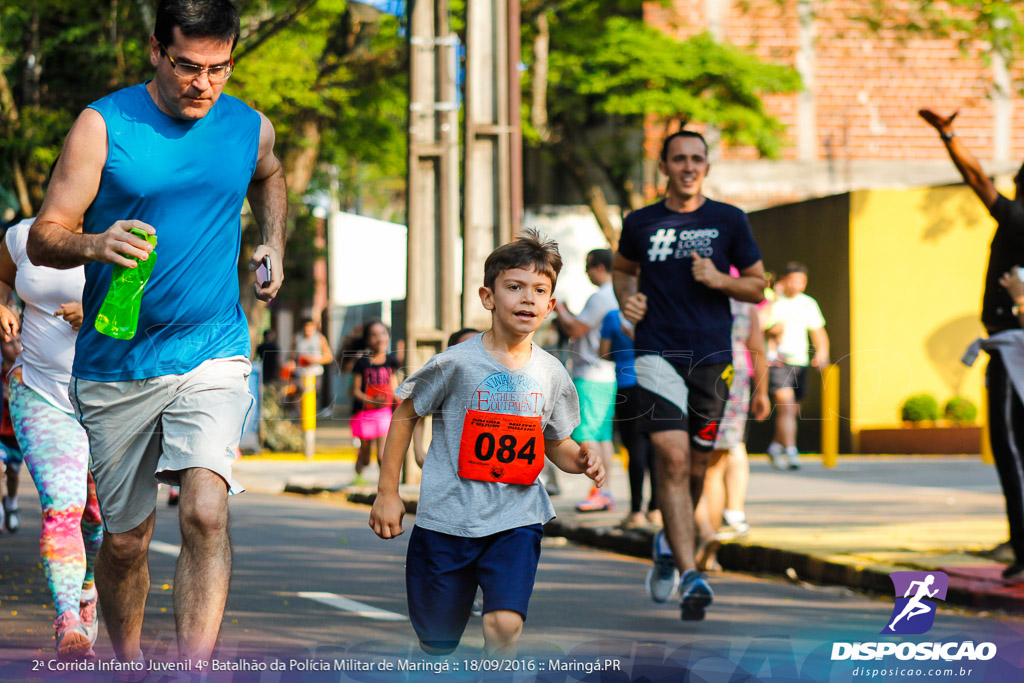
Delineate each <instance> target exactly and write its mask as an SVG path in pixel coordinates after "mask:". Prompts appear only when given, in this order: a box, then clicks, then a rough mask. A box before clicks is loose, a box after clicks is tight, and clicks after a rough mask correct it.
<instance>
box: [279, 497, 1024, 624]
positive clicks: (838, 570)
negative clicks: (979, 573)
mask: <svg viewBox="0 0 1024 683" xmlns="http://www.w3.org/2000/svg"><path fill="white" fill-rule="evenodd" d="M285 492H286V493H298V494H304V495H318V494H321V493H326V494H329V495H332V496H341V497H343V498H344V499H345V500H346V501H347V502H349V503H355V504H357V505H373V501H374V500H376V498H377V492H376V490H375V489H373V488H371V487H361V488H352V487H348V488H344V487H333V488H318V487H317V488H306V487H301V486H293V485H291V484H289V485H287V486H285ZM401 497H402V501H403V502H404V503H405V511H406V513H407V514H412V515H414V514H416V504H417V502H418V496H416V495H411V494H402V495H401ZM544 535H545V536H560V537H563V538H566V539H568V540H570V541H572V542H574V543H579V544H580V545H585V546H588V547H591V548H598V549H600V550H608V551H611V552H615V553H619V554H620V555H628V556H631V557H640V558H644V559H646V558H649V557H650V556H651V542H652V539H653V537H654V533H653V532H652V531H650V530H647V529H619V528H617V527H607V526H584V525H581V524H575V523H572V522H567V521H563V520H560V519H558V518H557V517H556V518H555V519H553V520H551V521H550V522H548V523H547V524H545V525H544ZM718 561H719V562H720V563H721V565H722V568H723V569H728V570H730V571H738V572H747V573H753V574H771V575H775V576H779V577H782V578H785V579H787V580H790V581H809V582H812V583H818V584H826V585H835V586H846V587H848V588H853V589H855V590H861V591H867V592H870V593H876V594H880V595H884V596H887V597H891V596H892V581H891V580H890V579H889V573H888V572H885V571H879V570H877V569H874V568H872V567H862V566H855V565H848V564H842V563H840V562H832V561H829V560H824V559H822V558H820V557H815V556H814V555H810V554H808V553H802V552H796V551H792V550H784V549H781V548H770V547H767V546H762V545H746V544H743V543H723V544H722V545H721V547H720V548H719V550H718ZM907 569H912V567H907ZM921 569H922V570H924V569H925V568H923V567H922V568H921ZM939 570H940V571H943V568H940V569H939ZM944 571H945V572H946V573H947V574H948V575H949V589H948V591H947V592H946V599H945V601H944V602H945V603H946V604H950V605H959V606H962V607H971V608H974V609H979V610H998V611H1002V612H1008V613H1013V614H1024V593H1021V594H1015V593H1006V592H1005V589H1006V585H1005V584H1003V583H1002V582H1001V581H998V580H993V581H984V580H977V579H971V578H965V577H961V576H959V575H957V573H956V572H955V570H944ZM794 573H795V575H794Z"/></svg>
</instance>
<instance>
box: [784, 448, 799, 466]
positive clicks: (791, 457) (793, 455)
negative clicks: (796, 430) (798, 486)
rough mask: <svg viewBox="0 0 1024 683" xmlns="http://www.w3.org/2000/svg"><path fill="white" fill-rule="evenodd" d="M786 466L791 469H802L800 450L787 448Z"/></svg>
mask: <svg viewBox="0 0 1024 683" xmlns="http://www.w3.org/2000/svg"><path fill="white" fill-rule="evenodd" d="M786 467H787V468H788V469H791V470H798V469H800V451H798V450H797V449H795V448H791V449H787V450H786Z"/></svg>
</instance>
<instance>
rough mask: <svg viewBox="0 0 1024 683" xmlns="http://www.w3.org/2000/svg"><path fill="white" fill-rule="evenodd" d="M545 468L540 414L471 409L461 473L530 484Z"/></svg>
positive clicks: (464, 427) (461, 450)
mask: <svg viewBox="0 0 1024 683" xmlns="http://www.w3.org/2000/svg"><path fill="white" fill-rule="evenodd" d="M543 468H544V432H543V430H542V429H541V419H540V416H537V417H524V416H520V415H505V414H502V413H486V412H482V411H479V410H470V411H467V413H466V419H465V421H464V422H463V424H462V440H461V441H460V443H459V476H460V477H462V478H464V479H476V480H478V481H490V482H501V483H503V484H523V485H526V486H529V485H531V484H533V482H534V481H536V480H537V476H538V475H539V474H540V471H541V470H542V469H543Z"/></svg>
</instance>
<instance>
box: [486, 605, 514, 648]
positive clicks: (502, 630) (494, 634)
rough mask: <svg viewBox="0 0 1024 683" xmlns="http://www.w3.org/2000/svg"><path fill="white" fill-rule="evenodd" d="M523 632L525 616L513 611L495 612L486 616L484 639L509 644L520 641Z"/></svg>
mask: <svg viewBox="0 0 1024 683" xmlns="http://www.w3.org/2000/svg"><path fill="white" fill-rule="evenodd" d="M522 632H523V615H521V614H519V613H518V612H513V611H512V610H504V609H502V610H495V611H493V612H487V613H486V614H484V637H485V638H487V639H490V640H496V641H498V642H500V643H503V644H507V643H512V642H515V641H516V640H518V639H519V634H521V633H522Z"/></svg>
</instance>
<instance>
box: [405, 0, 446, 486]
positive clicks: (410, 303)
mask: <svg viewBox="0 0 1024 683" xmlns="http://www.w3.org/2000/svg"><path fill="white" fill-rule="evenodd" d="M409 34H410V35H409V53H410V54H409V61H410V79H409V183H408V207H409V210H408V230H409V251H408V254H409V255H408V276H407V280H406V282H407V284H406V298H405V302H406V307H405V309H406V314H405V315H406V357H405V365H406V366H407V367H408V368H409V370H410V371H411V370H415V369H418V368H420V367H422V366H423V365H424V364H425V363H426V362H427V360H429V359H430V357H431V356H433V355H434V354H435V353H437V352H438V351H440V350H441V348H442V345H443V344H444V340H445V338H446V337H447V335H448V334H450V333H451V332H452V331H453V330H455V329H457V328H458V327H459V326H460V324H459V323H460V320H459V319H460V315H459V313H460V312H459V282H458V279H457V270H456V264H457V259H458V239H459V101H458V83H457V76H458V63H457V60H458V55H457V53H456V49H457V46H458V38H457V37H456V35H455V34H454V33H453V32H452V30H451V21H450V9H449V5H448V0H430V1H427V0H419V1H416V0H413V1H412V2H411V3H410V5H409ZM405 464H406V466H405V475H404V480H405V482H406V483H417V482H418V481H419V468H418V467H416V465H415V462H414V461H413V454H412V452H411V449H410V452H409V453H407V454H406V463H405Z"/></svg>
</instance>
